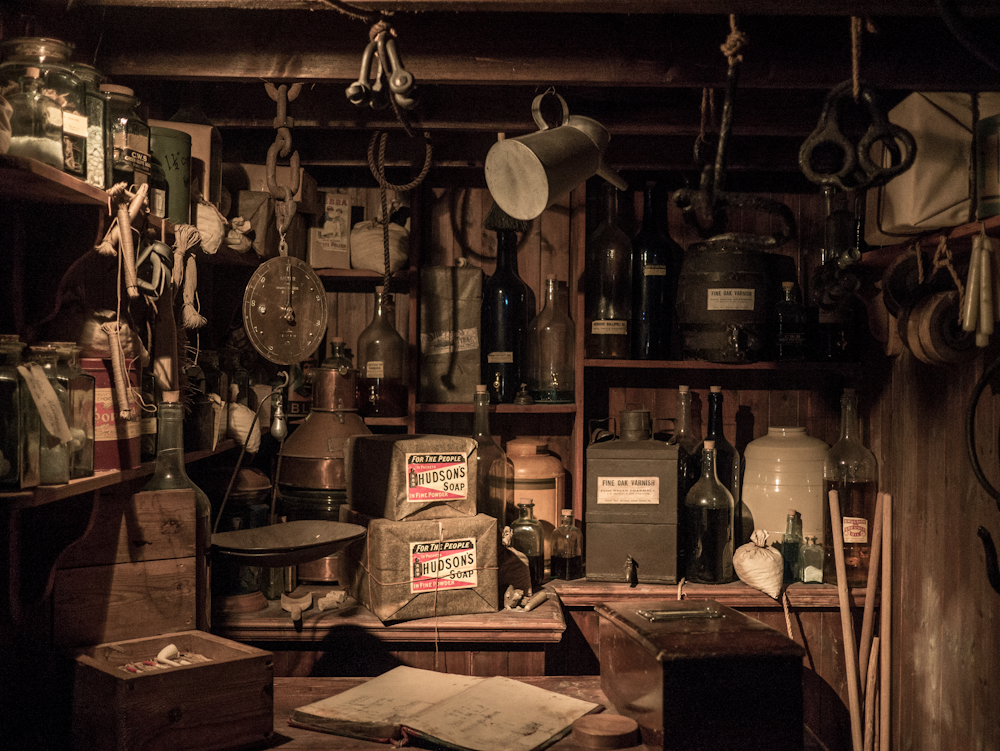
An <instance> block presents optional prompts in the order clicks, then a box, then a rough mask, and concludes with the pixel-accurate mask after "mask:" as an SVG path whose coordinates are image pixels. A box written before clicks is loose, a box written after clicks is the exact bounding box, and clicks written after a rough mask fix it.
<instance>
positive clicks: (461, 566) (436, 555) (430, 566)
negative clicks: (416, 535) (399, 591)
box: [410, 539, 478, 594]
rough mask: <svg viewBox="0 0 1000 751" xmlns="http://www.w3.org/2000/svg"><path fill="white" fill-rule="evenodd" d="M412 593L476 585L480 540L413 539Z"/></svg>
mask: <svg viewBox="0 0 1000 751" xmlns="http://www.w3.org/2000/svg"><path fill="white" fill-rule="evenodd" d="M410 572H411V578H410V593H411V594H416V593H419V592H433V591H434V590H440V589H475V587H476V585H477V584H478V576H477V574H478V572H477V571H476V541H475V540H473V539H461V540H442V541H440V542H438V541H434V542H411V543H410Z"/></svg>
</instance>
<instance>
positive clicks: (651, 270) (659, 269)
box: [642, 263, 667, 276]
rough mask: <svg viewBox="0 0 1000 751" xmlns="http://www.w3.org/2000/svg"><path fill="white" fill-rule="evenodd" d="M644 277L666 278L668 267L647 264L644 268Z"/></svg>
mask: <svg viewBox="0 0 1000 751" xmlns="http://www.w3.org/2000/svg"><path fill="white" fill-rule="evenodd" d="M642 275H643V276H666V275H667V267H666V266H663V265H660V264H653V263H650V264H646V265H645V266H643V267H642Z"/></svg>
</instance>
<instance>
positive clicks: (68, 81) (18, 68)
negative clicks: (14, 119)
mask: <svg viewBox="0 0 1000 751" xmlns="http://www.w3.org/2000/svg"><path fill="white" fill-rule="evenodd" d="M72 50H73V48H72V46H70V45H69V44H67V43H66V42H62V41H60V40H58V39H46V38H44V37H19V38H17V39H11V40H9V41H6V42H3V43H2V44H0V59H2V60H3V62H2V63H0V91H4V90H6V89H7V88H8V87H10V86H11V85H12V84H17V86H18V88H20V85H21V83H20V82H21V79H22V78H24V77H25V74H26V72H27V70H28V68H37V69H38V71H39V78H41V80H42V83H43V89H44V92H45V93H46V94H47V95H48V96H50V97H52V98H53V99H54V100H55V101H56V102H57V103H58V104H59V106H60V108H61V109H62V113H63V118H62V152H63V154H62V161H63V164H62V169H63V171H64V172H66V173H68V174H70V175H73V176H74V177H79V178H80V179H81V180H82V179H84V178H85V177H86V175H87V167H86V159H87V95H86V88H85V86H84V83H83V81H82V80H81V79H80V78H79V77H78V76H77V75H76V74H75V73H74V72H73V69H72V67H71V65H70V62H69V57H70V54H71V52H72Z"/></svg>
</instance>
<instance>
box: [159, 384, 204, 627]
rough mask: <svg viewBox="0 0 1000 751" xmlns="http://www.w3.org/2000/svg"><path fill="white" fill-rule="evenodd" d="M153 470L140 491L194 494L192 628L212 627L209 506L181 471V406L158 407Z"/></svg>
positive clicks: (182, 469) (182, 450) (182, 410)
mask: <svg viewBox="0 0 1000 751" xmlns="http://www.w3.org/2000/svg"><path fill="white" fill-rule="evenodd" d="M156 417H157V419H156V422H157V434H156V447H157V448H156V469H155V470H154V472H153V476H152V477H151V478H150V480H149V482H147V483H146V485H145V487H143V490H144V491H145V490H186V489H188V488H190V489H191V490H193V491H194V499H195V519H196V524H197V527H196V528H195V587H196V606H195V628H197V629H198V630H199V631H210V630H211V626H212V566H211V561H212V503H211V501H209V500H208V496H207V495H205V492H204V491H203V490H202V489H201V488H199V487H198V486H197V485H195V484H194V481H193V480H192V479H191V478H190V477H188V473H187V470H186V469H185V467H184V407H183V405H181V403H180V402H160V403H159V405H158V406H157V415H156Z"/></svg>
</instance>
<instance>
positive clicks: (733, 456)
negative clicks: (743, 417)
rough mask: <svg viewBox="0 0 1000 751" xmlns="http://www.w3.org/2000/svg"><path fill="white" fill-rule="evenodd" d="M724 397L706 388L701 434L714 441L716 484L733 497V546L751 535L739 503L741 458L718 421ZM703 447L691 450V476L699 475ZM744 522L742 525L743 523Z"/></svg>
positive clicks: (746, 512)
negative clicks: (705, 420) (705, 418)
mask: <svg viewBox="0 0 1000 751" xmlns="http://www.w3.org/2000/svg"><path fill="white" fill-rule="evenodd" d="M723 401H724V397H723V395H722V387H721V386H711V387H709V393H708V430H707V431H706V432H705V440H706V441H714V442H715V456H716V461H715V469H716V472H717V473H718V475H719V482H721V483H722V485H723V487H725V488H726V490H728V491H729V492H730V493H731V494H732V496H733V503H734V504H735V508H736V510H737V513H736V518H735V524H736V527H735V529H734V539H735V540H736V547H739V546H740V545H744V544H746V543H748V542H750V535H752V534H753V529H752V527H753V519H752V516H751V514H750V511H749V509H747V507H746V506H745V505H744V504H743V502H742V499H743V493H742V486H743V484H742V476H743V472H742V469H743V457H742V456H740V452H739V451H737V450H736V447H735V446H734V445H733V444H732V443H730V442H729V439H728V438H726V434H725V431H724V429H723V422H722V405H723ZM704 447H705V445H704V442H702V444H701V445H700V446H698V448H696V449H695V451H694V453H693V454H692V457H693V458H692V461H693V463H694V465H695V467H694V474H695V475H697V476H699V477H700V476H701V455H702V449H703V448H704ZM744 520H745V523H744Z"/></svg>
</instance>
